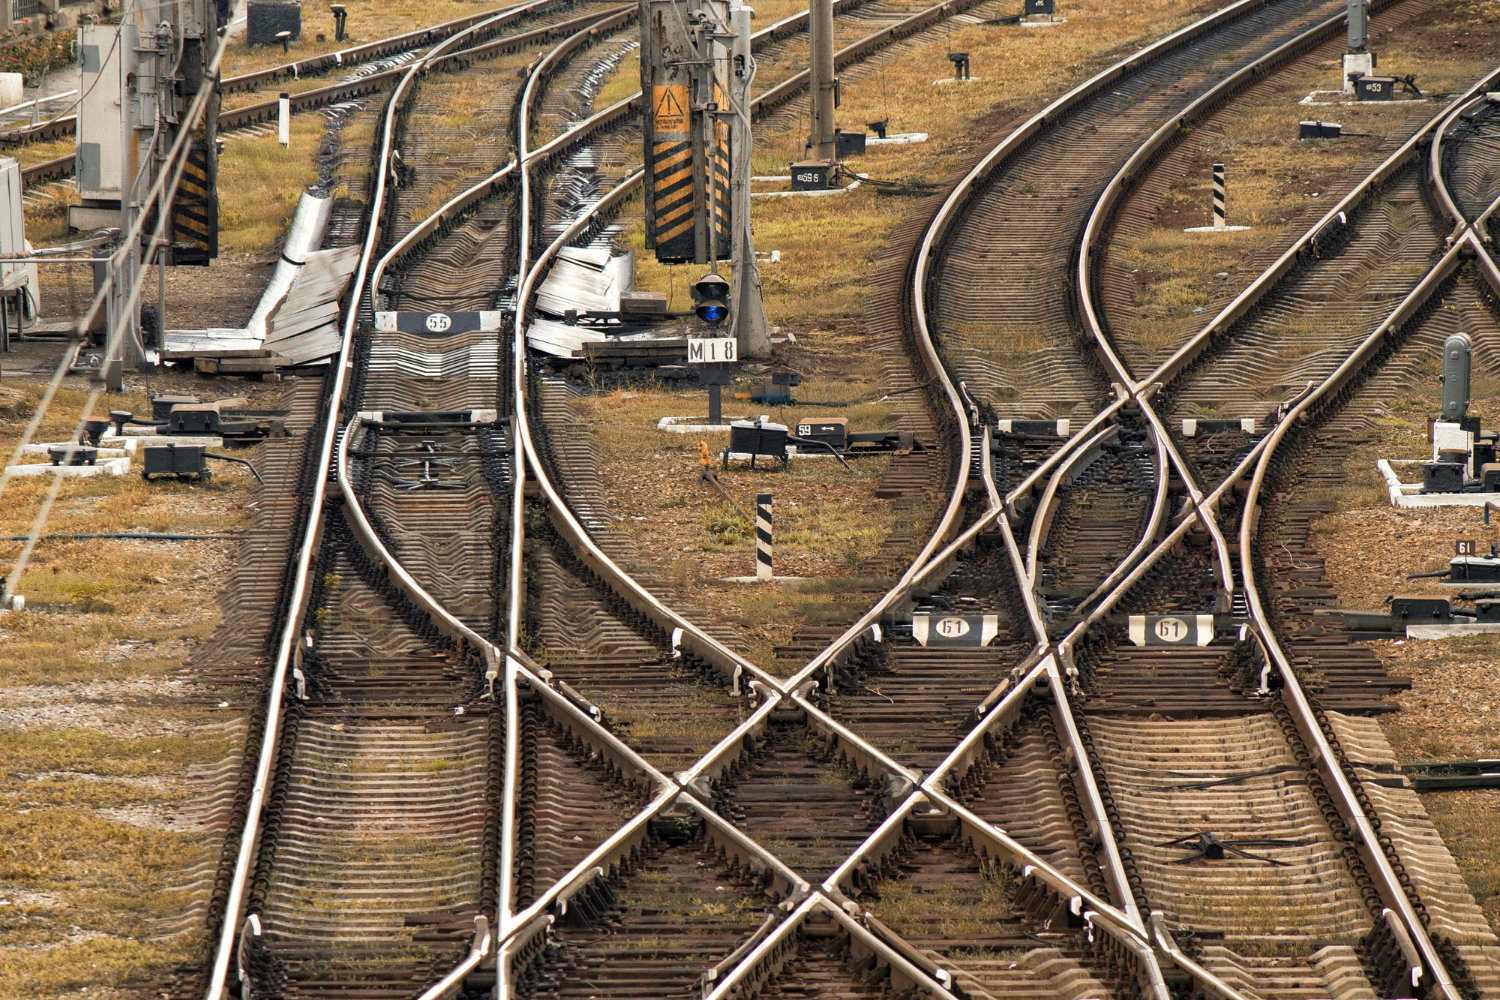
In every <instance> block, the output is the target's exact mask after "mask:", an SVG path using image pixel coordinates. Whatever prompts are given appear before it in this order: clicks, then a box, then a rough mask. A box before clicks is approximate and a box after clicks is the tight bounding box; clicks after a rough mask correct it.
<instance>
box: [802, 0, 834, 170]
mask: <svg viewBox="0 0 1500 1000" xmlns="http://www.w3.org/2000/svg"><path fill="white" fill-rule="evenodd" d="M807 35H808V38H807V41H808V46H809V47H810V49H811V53H810V56H809V60H808V87H809V88H810V90H811V91H812V129H811V131H810V132H809V133H808V136H807V158H808V159H810V160H831V159H833V158H834V157H835V155H836V152H837V136H836V135H835V130H836V126H835V125H834V123H833V109H834V108H836V107H838V103H839V102H838V90H839V81H838V77H836V76H834V75H833V0H809V6H808V18H807Z"/></svg>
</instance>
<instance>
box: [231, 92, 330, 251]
mask: <svg viewBox="0 0 1500 1000" xmlns="http://www.w3.org/2000/svg"><path fill="white" fill-rule="evenodd" d="M326 133H327V127H326V124H325V123H324V121H323V116H322V115H296V116H293V118H292V122H291V144H290V145H289V146H287V147H285V148H283V147H282V145H281V143H279V142H277V141H276V139H275V138H274V137H270V136H267V137H265V138H259V139H236V140H233V141H230V142H227V143H225V144H224V153H223V155H222V156H220V157H219V191H220V196H219V249H220V252H221V253H226V254H228V253H247V254H258V253H263V252H265V251H266V250H267V249H268V248H270V247H273V246H276V245H277V244H278V243H279V242H280V241H281V240H282V239H283V238H284V237H285V235H286V229H287V226H288V225H290V224H291V221H292V213H293V212H295V211H296V209H297V202H298V200H299V199H300V198H301V197H302V192H303V191H304V190H306V188H307V187H308V186H309V185H311V184H312V183H313V182H314V181H316V180H317V177H318V167H317V154H318V148H319V147H320V146H321V145H322V143H323V138H324V136H325V135H326Z"/></svg>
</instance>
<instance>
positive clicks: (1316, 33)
mask: <svg viewBox="0 0 1500 1000" xmlns="http://www.w3.org/2000/svg"><path fill="white" fill-rule="evenodd" d="M1341 22H1342V18H1334V19H1330V21H1328V22H1325V23H1324V24H1323V25H1320V26H1318V27H1317V28H1315V29H1313V30H1312V31H1310V32H1308V33H1305V34H1304V35H1303V36H1300V37H1299V38H1298V39H1296V40H1294V41H1293V42H1292V43H1288V44H1287V45H1284V46H1282V47H1279V48H1278V50H1276V51H1275V52H1273V53H1271V54H1270V55H1269V56H1268V57H1264V58H1263V59H1262V60H1257V61H1256V63H1255V64H1252V66H1250V67H1247V68H1246V70H1245V71H1242V72H1241V73H1240V74H1237V75H1236V77H1231V78H1230V79H1229V80H1227V81H1225V83H1224V84H1221V85H1220V86H1219V87H1216V88H1214V90H1212V91H1210V92H1209V94H1207V95H1205V96H1204V97H1203V98H1200V99H1199V101H1198V102H1195V106H1196V107H1197V108H1201V107H1203V106H1205V105H1206V104H1208V103H1209V101H1211V100H1213V99H1214V98H1216V97H1218V98H1222V96H1223V93H1224V92H1225V91H1227V90H1228V89H1229V88H1231V87H1233V86H1235V85H1236V84H1237V83H1239V82H1240V81H1244V80H1247V79H1249V78H1251V77H1252V76H1253V75H1254V74H1255V73H1256V72H1258V71H1259V70H1260V69H1262V68H1265V67H1266V66H1268V65H1271V64H1273V63H1277V62H1281V61H1285V60H1286V59H1288V58H1291V57H1292V56H1293V55H1294V54H1296V53H1297V52H1299V51H1303V50H1305V49H1307V48H1309V47H1311V45H1314V44H1317V42H1318V41H1321V39H1322V38H1324V37H1328V35H1329V34H1331V33H1332V31H1335V30H1336V29H1337V26H1338V25H1339V24H1340V23H1341ZM1189 110H1194V108H1193V107H1190V109H1189ZM1173 124H1174V125H1175V124H1180V122H1177V123H1173ZM1169 127H1170V126H1169ZM1169 134H1170V133H1168V132H1167V130H1166V129H1165V128H1164V129H1163V130H1161V131H1160V132H1158V136H1164V135H1169ZM1163 141H1164V140H1163ZM1150 145H1151V144H1149V143H1148V147H1149V146H1150ZM1148 147H1143V148H1142V149H1141V150H1138V151H1137V153H1136V155H1135V156H1134V157H1132V160H1131V161H1130V162H1129V163H1127V168H1126V171H1122V174H1123V173H1126V172H1127V171H1129V170H1130V169H1131V167H1132V166H1134V165H1135V164H1137V163H1139V162H1141V161H1143V160H1144V159H1145V158H1146V157H1147V156H1149V155H1151V153H1152V150H1151V149H1150V148H1148ZM1122 183H1123V182H1122V181H1121V178H1120V177H1119V176H1117V177H1116V179H1115V180H1114V181H1112V182H1111V188H1112V189H1114V190H1116V191H1118V189H1119V187H1120V186H1121V185H1122ZM1107 200H1108V198H1107V197H1106V199H1101V202H1106V201H1107ZM1104 207H1105V209H1106V210H1107V209H1108V205H1107V204H1105V206H1104ZM1100 217H1101V213H1100V212H1099V210H1098V207H1097V206H1096V211H1095V213H1094V214H1093V215H1091V219H1090V224H1089V227H1088V230H1086V232H1087V233H1088V235H1087V236H1086V238H1085V243H1086V245H1091V243H1092V236H1093V234H1094V232H1095V231H1097V229H1098V228H1099V226H1098V220H1099V219H1100ZM1087 258H1088V253H1087V251H1085V253H1083V254H1081V255H1080V266H1079V273H1080V276H1081V280H1080V285H1081V287H1082V289H1083V290H1084V295H1083V296H1082V301H1083V302H1084V303H1085V305H1086V307H1087V308H1088V311H1089V314H1090V317H1091V319H1095V322H1094V324H1093V325H1094V328H1095V332H1096V335H1097V334H1101V333H1102V331H1101V330H1099V325H1098V323H1097V320H1096V318H1094V317H1093V316H1092V312H1093V310H1092V303H1091V297H1090V296H1089V294H1088V277H1089V263H1088V259H1087ZM918 287H920V285H919V286H918ZM1096 343H1097V344H1098V345H1099V347H1100V348H1101V353H1103V354H1104V355H1105V356H1106V358H1107V359H1108V358H1113V351H1112V349H1111V348H1110V345H1109V344H1108V341H1107V340H1106V339H1104V338H1103V337H1102V336H1098V338H1097V339H1096ZM1113 360H1114V361H1115V362H1116V363H1117V362H1118V359H1117V358H1113ZM1119 371H1120V372H1121V373H1123V365H1121V366H1120V368H1119ZM1126 384H1127V385H1129V386H1130V388H1131V390H1132V392H1131V395H1132V396H1137V395H1138V394H1139V390H1140V387H1141V383H1135V382H1133V381H1130V380H1129V378H1128V375H1127V376H1126ZM1125 402H1126V399H1125V398H1124V397H1123V396H1122V398H1121V399H1119V400H1118V401H1117V404H1118V405H1124V403H1125ZM1143 402H1144V401H1143ZM1116 408H1118V406H1117V407H1116ZM1142 408H1143V410H1146V411H1149V405H1148V404H1147V405H1143V407H1142ZM1153 425H1154V428H1155V430H1156V431H1157V432H1158V433H1161V434H1165V433H1166V432H1165V428H1163V427H1162V426H1161V424H1160V422H1159V420H1153ZM1089 430H1090V428H1085V429H1084V430H1083V431H1081V432H1080V433H1079V434H1078V435H1077V436H1075V438H1074V439H1073V440H1072V441H1070V442H1069V445H1073V444H1074V443H1075V442H1077V441H1079V440H1088V441H1097V440H1098V439H1099V438H1100V437H1101V436H1102V434H1103V433H1104V432H1099V433H1096V434H1094V435H1093V436H1092V437H1089V438H1085V437H1084V435H1085V434H1087V433H1089ZM1085 451H1086V448H1084V447H1078V448H1077V450H1076V452H1070V449H1069V448H1067V447H1065V448H1064V449H1062V453H1063V454H1069V453H1072V454H1083V453H1084V452H1085ZM1176 461H1177V464H1179V468H1185V465H1183V464H1182V463H1180V459H1177V460H1176ZM1070 462H1071V460H1069V459H1063V458H1061V457H1059V459H1058V463H1059V471H1058V473H1057V474H1055V475H1054V476H1053V478H1052V483H1053V484H1055V483H1056V482H1057V479H1058V477H1059V476H1060V475H1061V474H1062V471H1063V470H1064V469H1066V468H1067V466H1068V464H1069V463H1070ZM1184 478H1185V481H1187V482H1190V481H1191V480H1190V479H1188V478H1187V477H1184ZM1048 492H1052V493H1055V486H1051V485H1050V484H1049V491H1048ZM1194 492H1195V494H1196V495H1195V496H1194V501H1195V503H1194V507H1193V517H1192V518H1188V519H1185V521H1184V524H1183V525H1182V526H1181V530H1186V528H1187V526H1189V525H1190V524H1191V522H1192V519H1194V518H1200V517H1201V518H1202V519H1203V520H1206V521H1216V518H1214V517H1213V514H1212V512H1210V514H1209V515H1208V516H1207V517H1203V516H1202V511H1203V509H1204V507H1203V503H1204V498H1203V496H1202V494H1201V493H1199V492H1198V491H1196V490H1195V491H1194ZM1216 496H1217V494H1216ZM1214 527H1217V525H1216V524H1214ZM1177 534H1179V533H1174V536H1176V535H1177ZM1035 544H1036V539H1035V536H1034V535H1033V539H1032V547H1031V548H1032V551H1031V552H1029V553H1028V559H1027V561H1026V562H1024V563H1023V562H1022V561H1020V560H1019V559H1014V560H1013V561H1014V567H1015V572H1016V574H1017V576H1018V577H1021V578H1022V579H1023V580H1028V581H1029V580H1030V579H1032V574H1033V573H1034V572H1035ZM1216 547H1217V548H1218V549H1219V553H1220V554H1219V558H1218V560H1217V561H1219V563H1220V566H1221V573H1223V574H1224V575H1225V576H1227V575H1228V569H1229V566H1228V560H1227V558H1226V557H1225V553H1224V550H1223V548H1222V542H1221V543H1220V545H1219V546H1216ZM1165 548H1166V543H1163V545H1162V546H1161V547H1160V549H1159V551H1160V550H1165ZM1154 561H1155V560H1154V559H1153V560H1152V562H1154ZM1143 574H1144V567H1142V568H1141V569H1140V570H1139V571H1138V572H1137V573H1134V574H1130V582H1134V580H1135V579H1138V578H1139V576H1141V575H1143ZM1112 575H1113V574H1112ZM1127 586H1128V585H1127ZM1127 586H1122V587H1121V588H1120V589H1119V591H1117V593H1119V594H1123V593H1124V591H1125V590H1126V589H1127ZM1026 599H1027V602H1028V604H1032V603H1033V599H1032V595H1030V594H1027V595H1026ZM1110 603H1113V601H1111V602H1110ZM1097 617H1098V616H1097V615H1096V616H1092V617H1091V618H1090V620H1089V622H1087V623H1084V624H1080V626H1079V628H1078V629H1077V630H1075V633H1074V634H1073V635H1072V636H1070V638H1071V639H1074V640H1075V641H1076V637H1077V636H1078V635H1079V634H1080V633H1081V632H1082V630H1083V629H1084V628H1086V627H1087V624H1091V623H1092V621H1096V620H1097ZM1070 645H1071V644H1070V643H1066V642H1065V643H1061V644H1059V653H1060V656H1061V658H1062V659H1063V660H1064V662H1065V663H1067V662H1069V661H1070V657H1069V656H1068V654H1069V652H1070V649H1069V646H1070ZM1049 666H1050V667H1051V668H1050V669H1047V668H1048V667H1049ZM1043 670H1045V672H1046V673H1047V675H1048V677H1049V681H1051V682H1052V686H1053V687H1054V694H1055V696H1056V697H1057V698H1058V700H1059V703H1060V704H1062V705H1066V698H1067V691H1066V690H1065V688H1064V687H1063V686H1062V685H1061V683H1060V678H1058V677H1057V674H1056V669H1055V666H1051V664H1050V661H1044V666H1043V667H1038V668H1036V669H1035V670H1034V671H1033V672H1032V674H1031V675H1030V676H1029V678H1028V680H1029V681H1030V684H1027V685H1026V688H1022V687H1021V686H1018V687H1017V691H1020V690H1024V689H1029V687H1030V686H1031V684H1034V683H1035V682H1036V675H1037V674H1038V672H1041V671H1043ZM1017 697H1019V695H1017ZM1002 704H1004V702H1003V701H1002ZM1062 714H1064V715H1069V718H1068V720H1067V721H1068V723H1069V724H1070V729H1069V742H1070V743H1073V744H1074V745H1075V747H1076V746H1077V745H1078V743H1077V741H1076V735H1077V734H1076V733H1075V732H1073V731H1072V730H1071V717H1070V713H1069V712H1067V711H1066V710H1064V712H1063V713H1062ZM995 721H996V718H995V717H994V716H991V717H990V718H987V719H985V723H986V724H985V725H984V726H982V727H981V728H982V729H984V730H988V729H989V728H990V726H991V725H993V724H994V722H995ZM971 736H972V734H971ZM961 746H962V745H961ZM959 752H961V751H956V753H959ZM945 763H949V764H950V766H951V759H950V762H945ZM1080 774H1082V775H1087V776H1089V777H1090V778H1091V775H1088V766H1087V763H1086V759H1083V758H1081V763H1080ZM1088 791H1089V792H1090V794H1089V796H1088V797H1089V798H1090V799H1091V800H1095V801H1097V790H1096V789H1094V788H1093V787H1090V788H1089V789H1088ZM1102 839H1105V840H1106V842H1110V843H1112V841H1113V838H1112V837H1104V838H1102ZM1381 860H1382V861H1384V860H1385V859H1384V858H1383V857H1382V859H1381ZM1126 898H1130V897H1128V896H1127V897H1126ZM1397 901H1398V902H1401V903H1406V902H1407V901H1406V899H1405V896H1404V893H1403V894H1401V896H1400V899H1399V900H1397ZM1407 909H1408V911H1409V904H1408V907H1407ZM1398 912H1399V908H1398ZM1403 922H1404V921H1403ZM1158 944H1159V946H1161V947H1163V949H1164V950H1165V943H1164V942H1158ZM1176 951H1177V949H1175V945H1174V946H1173V947H1172V949H1171V950H1170V951H1169V952H1168V953H1167V957H1168V958H1169V960H1172V961H1174V962H1176V961H1177V959H1178V957H1179V956H1178V954H1176ZM1435 976H1436V977H1437V978H1439V979H1445V978H1446V973H1445V972H1443V971H1441V969H1440V966H1439V971H1438V972H1437V973H1435ZM1217 985H1218V986H1222V985H1223V984H1222V983H1220V984H1217Z"/></svg>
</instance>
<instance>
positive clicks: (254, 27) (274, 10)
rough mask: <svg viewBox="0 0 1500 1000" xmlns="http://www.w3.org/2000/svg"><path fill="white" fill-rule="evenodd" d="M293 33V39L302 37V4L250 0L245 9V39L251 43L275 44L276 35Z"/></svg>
mask: <svg viewBox="0 0 1500 1000" xmlns="http://www.w3.org/2000/svg"><path fill="white" fill-rule="evenodd" d="M283 31H290V32H291V33H292V41H294V42H295V41H296V40H297V39H299V38H301V37H302V5H301V4H300V3H277V2H272V0H250V3H249V6H248V8H247V9H246V11H245V41H246V42H248V43H249V44H251V45H274V44H275V43H276V42H277V41H278V39H277V37H276V35H277V34H278V33H280V32H283Z"/></svg>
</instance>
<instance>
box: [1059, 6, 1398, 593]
mask: <svg viewBox="0 0 1500 1000" xmlns="http://www.w3.org/2000/svg"><path fill="white" fill-rule="evenodd" d="M1396 2H1399V0H1384V2H1382V3H1379V4H1377V5H1376V6H1377V7H1381V8H1384V7H1388V6H1390V5H1391V4H1393V3H1396ZM1372 13H1373V11H1372ZM1347 20H1348V14H1347V13H1341V14H1337V15H1335V16H1333V17H1330V18H1327V19H1325V20H1324V21H1323V22H1322V23H1320V24H1317V25H1315V26H1313V27H1312V28H1309V29H1308V30H1307V31H1304V32H1302V33H1301V34H1299V35H1298V36H1297V37H1296V38H1293V39H1290V40H1288V41H1287V42H1284V43H1283V44H1281V45H1279V46H1277V47H1276V48H1275V49H1273V50H1271V51H1270V52H1268V53H1266V54H1265V55H1263V56H1260V57H1258V58H1256V59H1254V60H1252V61H1251V62H1249V63H1247V64H1246V65H1244V66H1242V67H1240V69H1238V70H1236V71H1235V72H1234V73H1231V74H1230V75H1229V76H1227V77H1225V78H1224V79H1223V80H1220V81H1219V82H1218V83H1216V84H1214V86H1212V87H1210V88H1209V89H1208V90H1206V91H1205V92H1204V93H1202V94H1201V95H1199V96H1198V97H1197V98H1196V99H1194V100H1193V101H1191V102H1190V103H1189V104H1188V105H1187V106H1186V107H1184V108H1183V109H1182V110H1181V111H1180V112H1178V113H1177V114H1176V115H1174V116H1173V117H1172V119H1171V120H1169V121H1168V122H1166V123H1165V124H1164V125H1162V126H1161V127H1160V128H1158V129H1157V130H1156V131H1155V132H1154V133H1153V134H1152V135H1151V137H1150V138H1148V139H1147V140H1146V142H1144V143H1143V144H1141V145H1140V146H1138V147H1137V148H1136V150H1135V152H1134V153H1132V154H1131V156H1130V157H1129V158H1128V159H1127V160H1126V162H1125V165H1124V166H1123V167H1122V168H1120V169H1119V170H1118V171H1116V173H1115V174H1114V176H1113V177H1111V178H1110V181H1109V183H1108V184H1107V185H1105V188H1104V191H1103V192H1102V193H1101V194H1100V196H1099V199H1098V200H1097V201H1096V202H1095V204H1094V208H1093V211H1091V212H1090V213H1089V219H1088V222H1087V223H1086V224H1085V226H1084V230H1083V237H1082V239H1081V241H1080V249H1079V254H1078V263H1077V268H1076V272H1075V279H1076V285H1075V290H1076V294H1077V297H1078V304H1079V308H1080V311H1081V313H1082V317H1081V318H1082V321H1083V324H1084V326H1085V327H1086V329H1087V330H1088V332H1089V335H1090V336H1091V337H1092V338H1093V340H1094V344H1095V348H1096V350H1097V351H1098V353H1099V355H1100V356H1101V357H1102V358H1103V360H1104V362H1105V365H1106V366H1107V367H1108V369H1109V370H1110V372H1111V373H1112V374H1113V376H1114V377H1115V378H1116V379H1118V380H1119V382H1120V384H1122V385H1123V387H1124V390H1125V391H1126V392H1127V393H1128V394H1129V396H1130V398H1131V399H1132V400H1134V402H1135V403H1136V405H1137V406H1139V407H1140V409H1141V412H1142V414H1143V415H1144V416H1145V417H1146V419H1147V421H1148V422H1149V423H1150V424H1151V426H1152V427H1153V428H1154V430H1155V437H1156V443H1157V447H1158V448H1159V449H1162V450H1164V451H1165V452H1166V454H1167V455H1168V456H1169V457H1170V459H1171V463H1172V467H1173V468H1174V469H1175V470H1176V472H1177V475H1178V476H1179V477H1180V478H1181V479H1182V482H1183V485H1184V486H1185V487H1186V489H1187V491H1188V495H1189V501H1190V503H1191V504H1192V505H1193V507H1194V509H1197V507H1198V505H1199V504H1200V503H1202V502H1203V492H1202V490H1201V489H1200V488H1199V486H1198V484H1197V482H1196V478H1195V477H1194V475H1193V473H1192V468H1191V467H1190V466H1189V465H1188V463H1187V462H1186V461H1185V460H1184V459H1183V457H1182V454H1181V452H1180V451H1179V450H1178V448H1177V445H1176V443H1175V441H1174V439H1173V437H1172V435H1171V433H1170V432H1169V431H1168V430H1167V428H1166V426H1165V424H1164V423H1163V422H1162V420H1161V419H1160V416H1159V415H1158V414H1157V413H1156V410H1155V408H1154V407H1153V406H1152V405H1151V403H1150V400H1149V398H1148V397H1149V396H1150V395H1151V393H1150V391H1149V388H1150V386H1152V385H1153V384H1154V383H1152V382H1149V381H1148V382H1137V381H1135V380H1134V378H1133V377H1132V375H1131V372H1130V369H1129V366H1128V365H1126V364H1125V362H1124V361H1123V360H1122V359H1121V358H1120V356H1119V354H1118V352H1116V351H1115V349H1114V344H1113V342H1112V340H1111V338H1110V335H1109V332H1108V330H1107V329H1106V326H1105V320H1104V317H1103V315H1102V314H1101V313H1100V311H1099V309H1098V308H1097V307H1096V305H1095V291H1094V272H1095V270H1096V268H1097V266H1098V264H1099V260H1100V257H1099V255H1098V254H1096V251H1102V249H1103V245H1104V236H1105V234H1106V231H1107V227H1108V226H1109V224H1110V222H1111V221H1112V220H1113V218H1114V215H1115V212H1116V210H1117V209H1118V207H1119V204H1120V202H1121V200H1122V199H1123V198H1124V196H1125V193H1126V191H1127V190H1128V189H1129V188H1131V187H1132V186H1134V184H1135V183H1136V181H1137V180H1138V179H1139V177H1140V175H1141V174H1142V173H1143V172H1144V171H1145V170H1146V169H1147V168H1148V167H1149V165H1150V164H1151V163H1153V162H1155V160H1156V159H1157V158H1158V157H1160V156H1161V155H1162V154H1163V153H1164V151H1165V150H1166V148H1167V147H1168V146H1169V145H1170V144H1172V143H1173V142H1175V141H1176V140H1177V139H1178V138H1180V137H1181V136H1182V135H1183V134H1184V131H1185V130H1186V129H1188V128H1190V127H1191V126H1192V125H1193V124H1195V123H1196V122H1197V121H1199V120H1200V119H1201V118H1202V117H1203V116H1204V115H1205V114H1207V113H1208V112H1210V111H1211V110H1213V109H1214V108H1217V107H1218V106H1219V105H1221V104H1222V103H1223V102H1225V101H1226V100H1228V99H1229V98H1230V97H1231V96H1232V95H1233V94H1235V93H1237V92H1238V91H1240V90H1242V89H1243V88H1245V87H1248V86H1249V85H1250V84H1252V83H1254V82H1256V81H1257V80H1259V79H1261V78H1262V76H1263V75H1266V74H1269V73H1272V72H1274V71H1275V69H1276V68H1277V67H1279V66H1281V65H1283V64H1285V63H1287V62H1289V61H1290V60H1292V59H1295V58H1297V57H1299V56H1301V55H1302V54H1304V53H1306V52H1310V51H1311V50H1313V49H1314V48H1316V47H1317V46H1319V45H1321V44H1322V43H1323V42H1325V41H1327V40H1328V39H1330V38H1332V37H1334V36H1335V34H1336V33H1337V32H1338V31H1339V30H1340V29H1341V28H1342V26H1343V25H1344V23H1345V22H1346V21H1347ZM1143 389H1146V390H1148V391H1143ZM1160 502H1161V498H1160V496H1159V497H1158V504H1159V503H1160ZM1160 512H1161V511H1160V508H1159V507H1158V508H1157V509H1155V510H1154V511H1153V519H1155V516H1156V515H1157V514H1158V513H1160ZM1158 523H1159V522H1158ZM1201 523H1202V524H1203V525H1204V527H1205V529H1206V530H1207V531H1208V532H1209V535H1210V538H1211V539H1212V541H1213V546H1214V556H1215V558H1214V562H1215V564H1216V565H1217V567H1218V571H1219V580H1220V584H1221V586H1222V587H1223V589H1224V591H1225V593H1226V594H1232V593H1233V592H1234V587H1235V583H1234V574H1233V569H1232V566H1231V563H1230V559H1229V548H1228V544H1227V542H1226V540H1225V538H1224V536H1223V532H1222V531H1221V529H1220V528H1219V525H1218V523H1217V519H1216V518H1214V517H1212V516H1210V517H1205V518H1202V519H1201ZM1140 551H1141V547H1140V546H1137V548H1136V549H1135V550H1134V551H1133V552H1132V553H1131V556H1132V557H1137V556H1138V555H1139V554H1140ZM1124 568H1127V564H1125V563H1122V564H1121V566H1120V567H1117V573H1118V571H1119V570H1121V569H1124ZM1114 575H1115V574H1112V577H1113V576H1114ZM1098 593H1099V590H1098V589H1096V590H1095V592H1094V593H1093V594H1091V595H1090V596H1089V598H1087V599H1086V600H1085V601H1084V602H1083V604H1082V605H1080V606H1086V605H1087V603H1088V602H1089V601H1091V600H1093V599H1094V597H1096V596H1097V595H1098Z"/></svg>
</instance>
